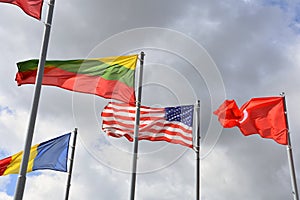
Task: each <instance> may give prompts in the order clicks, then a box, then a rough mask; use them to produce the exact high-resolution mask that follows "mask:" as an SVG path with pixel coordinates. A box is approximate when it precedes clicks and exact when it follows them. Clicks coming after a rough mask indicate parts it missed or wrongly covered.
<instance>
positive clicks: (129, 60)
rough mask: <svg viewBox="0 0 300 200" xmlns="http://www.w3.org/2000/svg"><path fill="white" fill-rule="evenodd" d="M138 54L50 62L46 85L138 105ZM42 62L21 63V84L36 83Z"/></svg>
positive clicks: (19, 78) (19, 66)
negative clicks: (136, 87)
mask: <svg viewBox="0 0 300 200" xmlns="http://www.w3.org/2000/svg"><path fill="white" fill-rule="evenodd" d="M137 58H138V55H129V56H117V57H106V58H96V59H87V60H64V61H46V63H45V70H44V76H43V81H42V84H43V85H52V86H57V87H60V88H63V89H67V90H71V91H76V92H82V93H89V94H95V95H98V96H101V97H104V98H108V99H116V100H120V101H123V102H126V103H127V102H129V103H134V102H135V93H134V80H135V67H136V61H137ZM38 62H39V61H38V60H28V61H24V62H19V63H17V66H18V73H17V75H16V81H17V83H18V85H19V86H20V85H23V84H34V83H35V79H36V74H37V68H38Z"/></svg>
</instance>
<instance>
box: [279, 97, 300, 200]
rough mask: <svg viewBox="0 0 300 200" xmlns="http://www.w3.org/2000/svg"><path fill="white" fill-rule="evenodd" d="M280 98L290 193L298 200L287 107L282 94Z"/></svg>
mask: <svg viewBox="0 0 300 200" xmlns="http://www.w3.org/2000/svg"><path fill="white" fill-rule="evenodd" d="M281 96H282V97H283V102H284V115H285V121H286V127H287V131H288V133H287V137H288V144H287V153H288V160H289V166H290V174H291V182H292V190H293V191H292V193H293V197H294V200H299V194H298V188H297V180H296V173H295V166H294V160H293V151H292V144H291V138H290V129H289V123H288V117H287V107H286V101H285V95H284V93H281Z"/></svg>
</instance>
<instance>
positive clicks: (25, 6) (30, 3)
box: [0, 0, 43, 20]
mask: <svg viewBox="0 0 300 200" xmlns="http://www.w3.org/2000/svg"><path fill="white" fill-rule="evenodd" d="M0 2H3V3H10V4H14V5H16V6H19V7H20V8H21V9H22V10H23V11H24V12H25V13H26V14H27V15H30V16H31V17H34V18H36V19H38V20H40V19H41V13H42V6H43V0H0Z"/></svg>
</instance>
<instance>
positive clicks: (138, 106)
mask: <svg viewBox="0 0 300 200" xmlns="http://www.w3.org/2000/svg"><path fill="white" fill-rule="evenodd" d="M144 56H145V53H144V52H141V58H140V72H139V83H138V93H137V97H138V98H137V100H136V114H135V126H134V141H133V142H134V144H133V145H134V146H133V159H132V174H131V190H130V200H134V194H135V183H136V168H137V156H138V141H139V140H138V135H139V126H140V109H141V100H142V83H143V67H144Z"/></svg>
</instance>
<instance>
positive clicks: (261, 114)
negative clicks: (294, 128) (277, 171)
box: [214, 97, 288, 145]
mask: <svg viewBox="0 0 300 200" xmlns="http://www.w3.org/2000/svg"><path fill="white" fill-rule="evenodd" d="M214 114H215V115H217V116H218V119H219V122H220V123H221V125H222V126H223V127H225V128H232V127H234V126H237V127H239V129H240V130H241V132H242V133H243V134H244V135H245V136H248V135H252V134H259V135H260V136H261V137H263V138H269V139H273V140H274V141H276V142H277V143H279V144H282V145H287V143H288V141H287V134H288V130H287V125H286V119H285V113H284V99H283V97H264V98H253V99H251V100H250V101H248V102H246V103H245V104H244V105H243V106H242V107H241V108H240V109H239V108H238V106H237V105H236V102H235V101H234V100H225V101H224V103H223V104H222V105H221V106H220V107H219V108H218V109H217V110H216V111H215V112H214Z"/></svg>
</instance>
